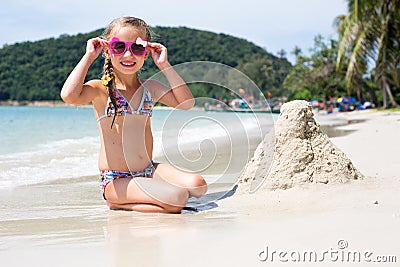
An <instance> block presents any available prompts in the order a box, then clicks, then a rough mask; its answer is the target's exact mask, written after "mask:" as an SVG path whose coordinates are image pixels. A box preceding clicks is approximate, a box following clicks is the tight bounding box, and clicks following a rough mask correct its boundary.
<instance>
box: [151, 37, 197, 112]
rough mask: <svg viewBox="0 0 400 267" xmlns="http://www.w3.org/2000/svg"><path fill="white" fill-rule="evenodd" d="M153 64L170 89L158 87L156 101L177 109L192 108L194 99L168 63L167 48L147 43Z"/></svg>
mask: <svg viewBox="0 0 400 267" xmlns="http://www.w3.org/2000/svg"><path fill="white" fill-rule="evenodd" d="M148 47H149V48H150V51H151V52H152V57H153V60H154V63H155V64H156V65H157V67H158V68H159V69H160V70H161V72H162V73H163V74H164V76H165V78H167V80H168V83H169V85H170V87H171V88H168V87H165V86H162V85H161V84H159V83H157V84H158V86H157V88H156V89H155V90H153V91H154V94H155V98H156V100H157V101H159V102H161V103H163V104H165V105H167V106H170V107H174V108H178V109H184V110H188V109H191V108H192V107H193V106H194V98H193V95H192V93H191V92H190V89H189V87H188V86H187V85H186V83H185V81H184V80H183V79H182V77H181V76H180V75H179V74H178V73H177V72H176V71H175V70H174V68H173V67H172V66H171V64H170V63H169V62H168V55H167V48H166V47H165V46H163V45H161V44H158V43H150V42H149V43H148Z"/></svg>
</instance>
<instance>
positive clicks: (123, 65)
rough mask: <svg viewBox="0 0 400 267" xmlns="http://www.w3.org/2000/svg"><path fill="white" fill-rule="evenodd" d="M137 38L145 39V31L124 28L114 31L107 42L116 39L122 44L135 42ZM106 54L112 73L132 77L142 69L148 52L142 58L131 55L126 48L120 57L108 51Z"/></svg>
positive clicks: (128, 27)
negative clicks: (112, 69)
mask: <svg viewBox="0 0 400 267" xmlns="http://www.w3.org/2000/svg"><path fill="white" fill-rule="evenodd" d="M138 37H140V38H142V39H146V33H145V31H144V30H142V31H140V30H138V29H137V28H134V27H130V26H125V27H122V28H119V29H118V30H117V31H115V32H114V35H112V36H111V38H110V40H108V41H111V39H112V38H118V39H119V40H121V41H124V42H135V41H136V39H137V38H138ZM107 53H108V55H109V57H110V58H111V63H112V65H113V67H114V71H117V72H120V73H121V74H127V75H132V74H135V73H136V72H137V71H138V70H140V69H141V68H142V66H143V64H144V61H145V60H146V59H147V57H148V53H149V52H146V54H145V55H143V56H137V55H134V54H132V53H131V51H130V49H129V48H128V49H126V51H125V53H122V54H121V55H117V54H111V53H110V51H107Z"/></svg>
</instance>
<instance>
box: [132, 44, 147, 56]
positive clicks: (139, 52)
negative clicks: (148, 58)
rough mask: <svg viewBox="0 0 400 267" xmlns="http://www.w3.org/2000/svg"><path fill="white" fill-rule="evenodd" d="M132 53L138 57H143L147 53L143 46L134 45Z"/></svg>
mask: <svg viewBox="0 0 400 267" xmlns="http://www.w3.org/2000/svg"><path fill="white" fill-rule="evenodd" d="M131 49H132V53H133V54H134V55H137V56H142V55H144V53H145V52H146V48H145V47H144V46H142V45H138V44H132V46H131Z"/></svg>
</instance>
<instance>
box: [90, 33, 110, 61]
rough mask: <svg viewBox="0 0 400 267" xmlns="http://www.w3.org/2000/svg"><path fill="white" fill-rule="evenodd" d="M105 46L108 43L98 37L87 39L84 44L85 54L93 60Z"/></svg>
mask: <svg viewBox="0 0 400 267" xmlns="http://www.w3.org/2000/svg"><path fill="white" fill-rule="evenodd" d="M107 46H108V42H107V41H106V40H104V39H101V38H99V37H96V38H92V39H89V40H88V41H87V44H86V54H88V55H89V56H90V57H91V58H93V60H95V59H96V58H97V57H98V56H99V55H100V53H101V51H103V49H104V48H105V47H107Z"/></svg>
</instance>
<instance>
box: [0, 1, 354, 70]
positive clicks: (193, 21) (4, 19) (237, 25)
mask: <svg viewBox="0 0 400 267" xmlns="http://www.w3.org/2000/svg"><path fill="white" fill-rule="evenodd" d="M346 12H347V6H346V1H345V0H239V1H227V0H224V1H221V0H200V1H199V0H198V1H190V0H169V1H168V0H152V1H143V0H142V1H139V0H122V1H113V0H108V1H104V0H56V1H49V0H30V1H26V0H13V1H6V2H5V3H3V4H2V8H1V9H0V32H1V33H2V34H1V36H0V47H2V46H3V45H4V44H14V43H16V42H23V41H37V40H41V39H46V38H50V37H58V36H60V35H62V34H69V35H74V34H77V33H87V32H91V31H93V30H97V29H100V28H104V27H106V26H107V25H108V23H109V22H110V21H111V20H113V19H114V18H116V17H120V16H125V15H130V16H135V17H139V18H142V19H144V20H145V21H146V22H147V23H148V24H149V25H150V26H186V27H189V28H194V29H199V30H207V31H212V32H215V33H225V34H229V35H232V36H235V37H240V38H244V39H246V40H248V41H250V42H252V43H254V44H256V45H258V46H261V47H263V48H265V49H266V50H267V51H268V52H270V53H272V54H275V55H276V54H277V52H278V51H279V50H281V49H284V50H285V51H286V52H287V58H288V59H289V60H290V61H292V62H293V61H294V56H293V55H292V54H291V51H293V48H294V47H295V46H298V47H300V48H301V50H302V51H303V53H304V54H307V53H308V51H309V48H310V47H312V45H313V43H314V37H315V36H316V35H317V34H321V35H322V36H323V37H324V38H326V39H329V38H335V37H336V30H335V27H334V24H333V23H334V19H335V18H336V17H337V16H339V15H342V14H345V13H346Z"/></svg>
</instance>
